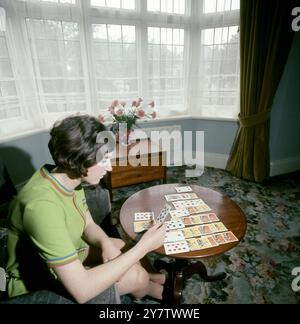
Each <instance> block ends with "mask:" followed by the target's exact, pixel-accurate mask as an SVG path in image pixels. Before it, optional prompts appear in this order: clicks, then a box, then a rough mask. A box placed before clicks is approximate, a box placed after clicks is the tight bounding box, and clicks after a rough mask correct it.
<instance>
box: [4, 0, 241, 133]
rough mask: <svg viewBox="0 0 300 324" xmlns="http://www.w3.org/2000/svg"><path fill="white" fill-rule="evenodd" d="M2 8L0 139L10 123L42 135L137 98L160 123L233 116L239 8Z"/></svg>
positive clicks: (79, 3) (166, 4)
mask: <svg viewBox="0 0 300 324" xmlns="http://www.w3.org/2000/svg"><path fill="white" fill-rule="evenodd" d="M0 4H1V5H2V6H3V7H4V8H5V10H6V11H9V12H8V14H7V15H6V22H3V21H0V104H1V105H0V123H1V128H0V129H1V131H2V134H1V136H3V134H6V135H7V136H8V135H9V134H15V133H16V132H15V130H14V131H12V126H11V125H10V123H6V121H8V120H10V119H12V118H15V119H16V118H17V119H18V120H19V122H20V124H21V125H23V124H24V125H25V123H24V121H26V122H27V126H26V127H23V128H22V127H19V126H18V129H17V130H18V131H19V132H22V131H25V129H26V131H27V130H29V128H30V127H31V129H34V128H40V129H41V128H44V127H49V126H50V125H52V124H53V122H54V121H55V120H57V119H59V118H62V117H64V116H65V115H69V114H74V113H77V112H83V113H88V114H93V115H98V114H99V113H102V114H103V113H104V114H105V113H106V112H107V107H108V106H109V104H110V103H111V101H112V100H114V99H120V100H126V101H128V100H133V99H136V98H138V97H142V98H144V99H145V100H154V101H155V102H156V106H157V112H158V118H170V117H174V116H185V115H186V116H191V117H209V118H236V117H237V114H238V108H239V100H238V98H239V73H240V70H239V64H240V60H239V6H240V1H239V0H147V1H146V0H0ZM2 25H3V26H4V28H2V27H1V26H2ZM5 124H6V125H5ZM3 125H4V126H5V127H6V128H5V127H4V128H5V130H4V131H3V129H4V128H3ZM9 128H11V129H10V130H9Z"/></svg>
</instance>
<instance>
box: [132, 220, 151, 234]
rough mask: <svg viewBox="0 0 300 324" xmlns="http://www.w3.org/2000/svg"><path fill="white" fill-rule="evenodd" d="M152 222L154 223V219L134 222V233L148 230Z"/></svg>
mask: <svg viewBox="0 0 300 324" xmlns="http://www.w3.org/2000/svg"><path fill="white" fill-rule="evenodd" d="M152 224H153V222H152V221H142V222H134V223H133V228H134V233H142V232H144V231H146V230H148V229H149V228H150V227H151V225H152Z"/></svg>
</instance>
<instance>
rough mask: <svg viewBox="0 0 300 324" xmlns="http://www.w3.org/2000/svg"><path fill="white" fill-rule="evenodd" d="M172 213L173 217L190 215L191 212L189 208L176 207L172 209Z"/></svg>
mask: <svg viewBox="0 0 300 324" xmlns="http://www.w3.org/2000/svg"><path fill="white" fill-rule="evenodd" d="M170 215H171V217H172V218H178V217H186V216H189V215H190V213H189V211H188V210H187V209H175V210H171V211H170Z"/></svg>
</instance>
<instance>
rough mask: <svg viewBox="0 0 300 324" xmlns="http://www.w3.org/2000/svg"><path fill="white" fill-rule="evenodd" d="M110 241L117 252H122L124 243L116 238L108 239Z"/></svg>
mask: <svg viewBox="0 0 300 324" xmlns="http://www.w3.org/2000/svg"><path fill="white" fill-rule="evenodd" d="M110 239H111V240H112V242H113V244H114V245H115V246H116V247H117V248H118V249H119V250H122V249H123V247H124V246H125V245H126V244H125V242H124V241H123V240H121V239H117V238H110Z"/></svg>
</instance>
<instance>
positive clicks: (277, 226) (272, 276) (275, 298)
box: [113, 168, 300, 304]
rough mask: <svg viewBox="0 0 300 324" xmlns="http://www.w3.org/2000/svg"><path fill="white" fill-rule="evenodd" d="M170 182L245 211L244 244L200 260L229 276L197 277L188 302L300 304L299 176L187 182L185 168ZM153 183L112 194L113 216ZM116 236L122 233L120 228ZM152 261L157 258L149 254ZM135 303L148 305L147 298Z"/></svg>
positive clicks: (209, 172) (224, 176)
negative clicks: (200, 189)
mask: <svg viewBox="0 0 300 324" xmlns="http://www.w3.org/2000/svg"><path fill="white" fill-rule="evenodd" d="M168 183H187V184H196V185H200V186H204V187H207V188H211V189H213V190H216V191H219V192H220V193H222V194H224V195H227V196H229V197H230V198H231V199H232V200H234V201H235V202H236V203H237V204H238V205H239V206H240V207H241V208H242V209H243V211H244V212H245V214H246V217H247V220H248V229H247V233H246V236H245V239H244V241H243V242H241V243H240V244H239V245H238V246H237V247H236V248H234V249H233V250H231V251H229V252H227V253H225V254H223V255H222V256H218V257H214V258H210V259H206V260H204V263H205V264H206V266H207V268H208V270H209V273H210V274H214V273H218V272H221V271H225V272H226V273H227V278H226V279H225V280H223V281H219V282H215V283H205V282H203V281H202V280H201V279H200V277H199V276H197V275H195V276H193V277H192V278H191V279H190V280H188V282H187V284H186V287H185V289H184V292H183V302H184V303H186V304H199V303H201V304H253V303H256V304H279V303H283V304H287V303H290V304H298V303H300V292H294V291H293V289H292V286H291V285H292V282H293V280H294V279H295V277H293V276H292V270H293V269H294V268H296V267H300V257H299V256H300V172H297V173H293V174H289V175H284V176H279V177H275V178H272V179H269V180H267V181H265V182H264V183H263V184H256V183H252V182H248V181H243V180H240V179H237V178H235V177H232V176H231V175H230V174H229V173H227V172H226V171H223V170H218V169H212V168H207V169H205V173H204V175H203V176H202V177H200V178H195V179H194V178H190V179H188V178H185V169H184V168H170V169H169V170H168ZM156 184H157V182H153V183H149V184H142V185H138V186H132V187H127V188H122V189H119V190H115V191H114V200H115V202H114V203H113V217H114V219H115V220H116V219H117V218H118V214H119V211H120V208H121V206H122V204H123V203H124V202H125V200H126V199H127V198H128V197H130V196H131V195H132V194H133V193H135V192H137V191H139V190H141V189H144V188H147V187H149V186H153V185H156ZM118 230H119V232H120V233H121V235H122V232H121V229H120V227H118ZM151 257H152V258H155V256H154V255H153V254H151ZM137 302H138V303H151V301H149V300H147V299H142V300H139V301H137Z"/></svg>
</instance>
